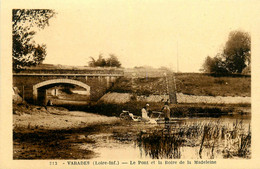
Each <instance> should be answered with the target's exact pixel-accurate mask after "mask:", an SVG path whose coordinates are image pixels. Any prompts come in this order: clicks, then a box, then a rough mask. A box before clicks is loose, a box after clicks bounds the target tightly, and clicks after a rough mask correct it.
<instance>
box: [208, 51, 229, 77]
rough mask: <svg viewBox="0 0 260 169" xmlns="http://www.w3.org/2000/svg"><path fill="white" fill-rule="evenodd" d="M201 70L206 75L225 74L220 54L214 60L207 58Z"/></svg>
mask: <svg viewBox="0 0 260 169" xmlns="http://www.w3.org/2000/svg"><path fill="white" fill-rule="evenodd" d="M203 70H204V71H205V72H206V73H227V70H226V68H225V62H224V61H223V60H222V58H221V54H218V55H217V56H215V57H214V58H211V57H210V56H208V57H207V58H206V59H205V62H204V64H203Z"/></svg>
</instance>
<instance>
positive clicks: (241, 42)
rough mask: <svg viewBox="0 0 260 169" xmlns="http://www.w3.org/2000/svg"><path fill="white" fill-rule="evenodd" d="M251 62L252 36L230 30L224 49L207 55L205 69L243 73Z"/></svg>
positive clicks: (216, 71) (211, 71)
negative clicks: (210, 55)
mask: <svg viewBox="0 0 260 169" xmlns="http://www.w3.org/2000/svg"><path fill="white" fill-rule="evenodd" d="M250 63H251V38H250V35H249V34H248V33H247V32H242V31H233V32H230V34H229V38H228V41H227V42H226V44H225V47H224V49H223V51H222V52H221V53H220V54H217V55H216V56H215V57H214V58H211V57H209V56H208V57H207V58H206V60H205V62H204V64H203V69H204V71H205V72H208V73H241V72H242V71H243V70H244V69H245V68H246V67H248V66H249V65H250Z"/></svg>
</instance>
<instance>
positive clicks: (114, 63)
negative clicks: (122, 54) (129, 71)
mask: <svg viewBox="0 0 260 169" xmlns="http://www.w3.org/2000/svg"><path fill="white" fill-rule="evenodd" d="M109 56H110V57H109V58H107V59H104V58H103V55H102V54H100V55H99V57H98V59H97V60H95V59H94V58H93V57H90V59H91V61H89V63H88V65H89V66H90V67H120V66H121V63H120V61H119V60H118V58H117V56H116V55H114V54H109Z"/></svg>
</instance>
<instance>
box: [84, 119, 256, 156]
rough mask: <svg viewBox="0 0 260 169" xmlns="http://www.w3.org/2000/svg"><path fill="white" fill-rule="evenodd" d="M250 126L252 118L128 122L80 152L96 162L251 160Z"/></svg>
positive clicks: (98, 135) (97, 136)
mask: <svg viewBox="0 0 260 169" xmlns="http://www.w3.org/2000/svg"><path fill="white" fill-rule="evenodd" d="M123 124H124V123H123ZM250 124H251V117H250V116H225V117H220V118H179V119H178V118H176V119H174V120H173V121H172V123H171V124H170V125H166V126H165V124H147V123H144V122H126V123H125V125H120V126H111V127H109V128H107V130H106V131H105V132H99V133H93V134H91V135H88V136H87V137H88V138H89V139H91V140H95V143H91V144H90V143H85V144H82V145H81V146H80V148H81V149H87V150H91V151H93V152H95V154H96V155H95V157H94V158H93V160H101V159H111V160H113V159H117V160H127V159H133V160H134V159H168V158H171V159H200V158H203V159H222V158H250V157H251V149H250V146H251V137H249V136H251V134H249V133H250ZM169 126H170V127H169ZM205 126H206V127H205ZM195 129H196V131H195ZM207 129H208V130H207ZM190 131H191V132H190ZM194 131H195V132H194ZM206 131H207V132H206ZM165 132H166V134H165ZM205 133H207V135H206V134H205ZM223 133H224V134H223ZM204 135H205V136H204ZM203 137H204V139H203ZM173 140H174V141H173ZM245 140H246V141H245ZM202 142H203V143H202ZM243 146H244V147H243ZM200 151H201V152H200Z"/></svg>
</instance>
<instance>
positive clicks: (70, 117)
mask: <svg viewBox="0 0 260 169" xmlns="http://www.w3.org/2000/svg"><path fill="white" fill-rule="evenodd" d="M38 109H39V110H38ZM117 121H119V119H118V118H117V117H107V116H102V115H98V114H93V113H86V112H78V111H67V110H66V109H61V110H60V109H56V108H53V107H47V110H46V109H45V108H41V107H36V106H35V107H31V106H30V108H28V109H23V106H20V109H19V110H17V108H16V110H15V113H14V115H13V127H14V129H30V130H37V129H39V130H40V129H43V130H62V129H73V128H84V127H88V126H92V125H98V124H111V123H116V122H117Z"/></svg>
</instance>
